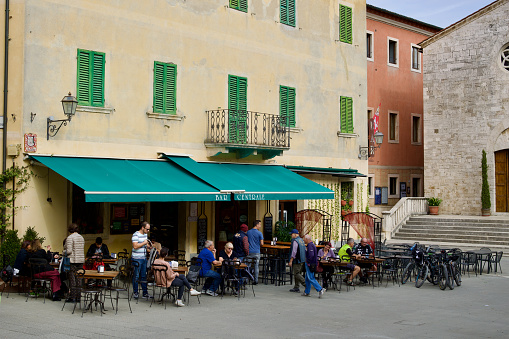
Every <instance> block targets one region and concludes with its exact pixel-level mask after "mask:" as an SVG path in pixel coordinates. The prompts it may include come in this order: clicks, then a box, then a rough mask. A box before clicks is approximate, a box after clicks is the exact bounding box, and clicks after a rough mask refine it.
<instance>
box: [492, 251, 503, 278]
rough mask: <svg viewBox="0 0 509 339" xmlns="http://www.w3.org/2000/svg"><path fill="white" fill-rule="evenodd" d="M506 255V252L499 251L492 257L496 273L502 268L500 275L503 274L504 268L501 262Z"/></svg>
mask: <svg viewBox="0 0 509 339" xmlns="http://www.w3.org/2000/svg"><path fill="white" fill-rule="evenodd" d="M503 255H504V252H502V251H499V252H495V255H494V256H493V255H492V256H491V264H494V265H495V273H497V267H499V268H500V273H502V266H501V265H500V260H502V256H503Z"/></svg>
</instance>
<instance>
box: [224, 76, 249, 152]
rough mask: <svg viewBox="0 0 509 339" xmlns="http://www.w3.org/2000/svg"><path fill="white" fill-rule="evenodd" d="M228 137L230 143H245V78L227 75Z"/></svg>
mask: <svg viewBox="0 0 509 339" xmlns="http://www.w3.org/2000/svg"><path fill="white" fill-rule="evenodd" d="M228 109H229V112H228V135H229V140H230V142H233V143H246V141H247V78H245V77H239V76H235V75H228Z"/></svg>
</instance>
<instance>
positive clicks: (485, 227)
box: [392, 215, 509, 246]
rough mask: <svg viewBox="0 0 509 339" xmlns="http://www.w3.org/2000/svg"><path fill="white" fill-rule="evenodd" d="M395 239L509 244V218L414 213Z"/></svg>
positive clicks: (494, 244) (496, 244) (495, 244)
mask: <svg viewBox="0 0 509 339" xmlns="http://www.w3.org/2000/svg"><path fill="white" fill-rule="evenodd" d="M392 239H394V240H398V241H400V240H408V241H410V242H413V241H419V242H451V243H468V244H480V245H493V246H509V218H507V217H497V216H491V217H466V216H440V215H438V216H431V215H419V216H413V217H410V219H408V220H407V222H406V223H405V224H404V225H403V226H402V227H401V228H400V229H399V230H398V232H397V233H396V234H395V235H394V237H393V238H392Z"/></svg>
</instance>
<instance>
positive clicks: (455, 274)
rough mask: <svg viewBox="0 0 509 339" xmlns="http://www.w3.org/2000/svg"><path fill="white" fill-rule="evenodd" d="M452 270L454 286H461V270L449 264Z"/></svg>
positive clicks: (454, 264)
mask: <svg viewBox="0 0 509 339" xmlns="http://www.w3.org/2000/svg"><path fill="white" fill-rule="evenodd" d="M451 268H452V272H453V273H452V276H453V278H454V281H455V282H456V286H461V270H459V269H458V267H456V263H453V264H451Z"/></svg>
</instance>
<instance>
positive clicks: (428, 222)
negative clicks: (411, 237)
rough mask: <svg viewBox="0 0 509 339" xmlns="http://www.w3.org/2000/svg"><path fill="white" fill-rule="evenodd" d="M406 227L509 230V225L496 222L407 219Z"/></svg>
mask: <svg viewBox="0 0 509 339" xmlns="http://www.w3.org/2000/svg"><path fill="white" fill-rule="evenodd" d="M406 225H407V226H414V225H415V226H417V225H422V226H432V225H436V226H459V227H461V226H475V227H482V228H484V227H500V228H509V223H496V222H490V223H477V222H458V221H450V220H449V221H440V222H439V221H435V220H423V219H419V220H415V219H409V220H408V221H407V222H406Z"/></svg>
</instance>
